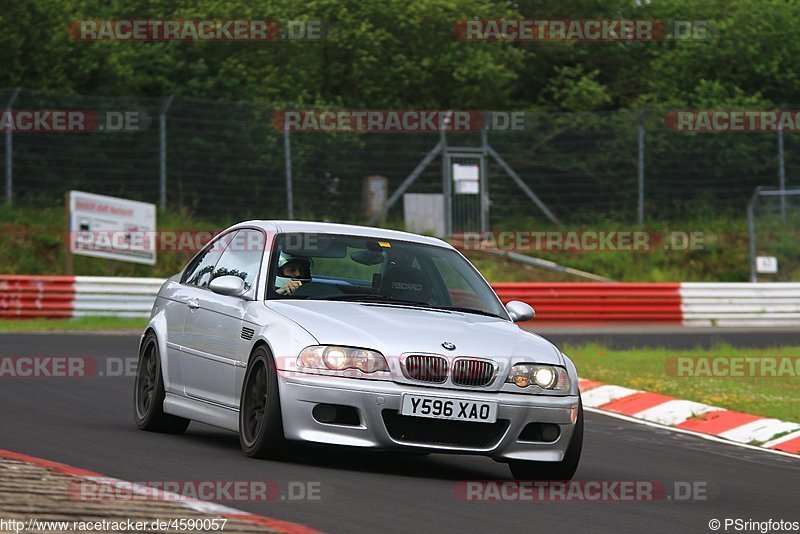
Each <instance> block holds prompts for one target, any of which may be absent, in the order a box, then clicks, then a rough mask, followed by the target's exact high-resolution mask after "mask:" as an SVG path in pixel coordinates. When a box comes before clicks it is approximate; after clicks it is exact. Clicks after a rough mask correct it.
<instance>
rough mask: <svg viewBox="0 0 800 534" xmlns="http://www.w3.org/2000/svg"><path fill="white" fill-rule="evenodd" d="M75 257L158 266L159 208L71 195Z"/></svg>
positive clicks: (143, 203) (70, 219)
mask: <svg viewBox="0 0 800 534" xmlns="http://www.w3.org/2000/svg"><path fill="white" fill-rule="evenodd" d="M69 248H70V252H71V253H72V254H79V255H82V256H95V257H98V258H107V259H111V260H120V261H130V262H134V263H146V264H148V265H155V263H156V206H155V204H147V203H145V202H137V201H135V200H125V199H122V198H115V197H107V196H103V195H94V194H92V193H83V192H81V191H70V192H69Z"/></svg>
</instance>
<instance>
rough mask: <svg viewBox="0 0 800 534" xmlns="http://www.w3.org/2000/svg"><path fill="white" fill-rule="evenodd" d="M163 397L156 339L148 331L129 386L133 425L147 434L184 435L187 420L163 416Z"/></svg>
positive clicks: (167, 415)
mask: <svg viewBox="0 0 800 534" xmlns="http://www.w3.org/2000/svg"><path fill="white" fill-rule="evenodd" d="M164 397H165V393H164V380H163V377H162V375H161V357H160V356H159V352H158V340H157V339H156V336H155V334H153V333H152V332H151V333H149V334H147V336H145V338H144V339H143V340H142V348H141V350H140V351H139V367H138V370H137V372H136V381H135V382H134V385H133V407H134V410H133V416H134V420H135V421H136V426H138V427H139V428H140V429H141V430H148V431H150V432H166V433H169V434H181V433H183V432H185V431H186V428H187V427H188V426H189V423H190V422H191V421H190V420H189V419H184V418H183V417H176V416H174V415H169V414H166V413H164Z"/></svg>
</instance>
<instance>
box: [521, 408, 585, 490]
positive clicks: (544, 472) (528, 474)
mask: <svg viewBox="0 0 800 534" xmlns="http://www.w3.org/2000/svg"><path fill="white" fill-rule="evenodd" d="M578 402H579V404H578V417H577V419H576V421H575V430H574V431H573V433H572V439H571V440H570V442H569V446H568V447H567V452H566V453H565V454H564V459H563V460H561V461H560V462H534V461H527V460H511V461H510V462H509V463H508V467H509V468H510V469H511V474H512V475H513V476H514V478H515V479H517V480H564V481H567V480H572V477H573V476H575V471H577V470H578V464H579V463H580V461H581V450H582V449H583V403H581V402H580V401H578Z"/></svg>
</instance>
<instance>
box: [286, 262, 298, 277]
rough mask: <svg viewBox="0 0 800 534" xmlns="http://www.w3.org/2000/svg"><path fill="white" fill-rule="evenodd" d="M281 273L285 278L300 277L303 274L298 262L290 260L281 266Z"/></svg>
mask: <svg viewBox="0 0 800 534" xmlns="http://www.w3.org/2000/svg"><path fill="white" fill-rule="evenodd" d="M282 271H283V275H284V276H285V277H287V278H300V277H301V276H302V275H303V270H302V268H301V267H300V264H299V263H297V262H295V261H292V262H289V263H287V264H286V265H284V266H283V269H282Z"/></svg>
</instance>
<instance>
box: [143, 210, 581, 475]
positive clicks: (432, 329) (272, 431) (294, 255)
mask: <svg viewBox="0 0 800 534" xmlns="http://www.w3.org/2000/svg"><path fill="white" fill-rule="evenodd" d="M533 314H534V313H533V309H532V308H531V307H530V306H528V305H527V304H525V303H522V302H509V303H508V304H506V305H505V306H503V304H502V302H501V301H500V299H499V298H498V297H497V295H496V294H495V293H494V291H493V290H492V288H491V287H490V286H489V284H488V283H487V282H486V281H485V280H484V279H483V277H482V276H481V275H480V273H479V272H478V271H477V270H476V269H475V268H474V267H473V266H472V264H470V263H469V261H468V260H467V259H466V258H465V257H464V256H462V255H461V254H460V253H459V252H458V251H457V250H455V249H454V248H453V247H452V246H450V245H449V244H448V243H445V242H443V241H441V240H438V239H435V238H431V237H423V236H419V235H414V234H409V233H405V232H397V231H391V230H382V229H376V228H366V227H359V226H348V225H340V224H327V223H314V222H298V221H248V222H244V223H240V224H237V225H235V226H232V227H230V228H228V229H227V230H225V231H224V232H222V233H220V234H219V235H218V236H217V237H216V238H215V239H214V240H213V241H211V242H210V243H209V244H208V246H206V247H205V248H204V249H203V250H202V251H200V252H199V253H198V254H197V255H196V256H195V257H194V258H193V259H192V260H191V261H190V262H189V264H188V265H187V266H186V268H185V269H184V270H183V271H182V272H181V273H179V274H176V275H175V276H173V277H171V278H170V279H168V280H167V281H166V282H165V283H164V285H163V286H162V287H161V289H160V291H159V292H158V296H157V298H156V301H155V304H154V306H153V311H152V315H151V319H150V322H149V324H148V325H147V328H146V329H145V331H144V333H143V335H142V339H141V344H140V349H139V366H138V371H137V373H138V374H137V377H136V383H135V387H134V407H135V409H134V413H135V420H136V424H137V426H138V427H139V428H141V429H143V430H150V431H161V432H178V433H179V432H183V431H185V430H186V428H187V427H188V425H189V423H190V421H199V422H202V423H206V424H210V425H214V426H217V427H221V428H225V429H228V430H231V431H234V432H238V434H239V440H240V443H241V448H242V450H243V452H244V453H245V454H246V455H248V456H252V457H258V458H275V459H277V458H290V457H291V448H290V446H289V444H290V443H291V442H293V441H303V442H316V443H325V444H330V445H344V446H350V447H371V448H378V449H393V450H405V451H413V452H418V453H455V454H475V455H482V456H488V457H491V458H493V459H494V460H496V461H498V462H503V463H507V464H508V465H509V467H510V469H511V473H512V474H513V475H514V477H516V478H518V479H542V480H568V479H570V478H572V476H573V475H574V473H575V470H576V469H577V466H578V462H579V460H580V455H581V448H582V443H583V409H582V406H581V400H580V394H579V392H578V376H577V372H576V370H575V366H574V365H573V363H572V362H571V361H570V359H569V358H567V356H565V355H564V354H562V353H561V352H560V351H559V350H558V349H557V348H556V347H555V346H554V345H552V344H551V343H549V342H548V341H546V340H545V339H543V338H541V337H539V336H537V335H535V334H532V333H530V332H527V331H525V330H523V329H521V328H519V327H518V326H517V325H516V324H515V323H516V322H519V321H525V320H528V319H531V318H532V317H533Z"/></svg>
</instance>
